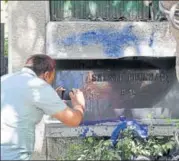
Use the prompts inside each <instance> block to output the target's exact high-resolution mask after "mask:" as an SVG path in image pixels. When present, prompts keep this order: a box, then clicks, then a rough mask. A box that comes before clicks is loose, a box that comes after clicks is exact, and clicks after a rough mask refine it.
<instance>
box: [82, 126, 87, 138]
mask: <svg viewBox="0 0 179 161" xmlns="http://www.w3.org/2000/svg"><path fill="white" fill-rule="evenodd" d="M88 132H89V128H88V127H86V128H83V132H82V134H81V135H80V137H82V138H84V137H86V135H87V133H88Z"/></svg>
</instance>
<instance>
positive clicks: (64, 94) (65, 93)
mask: <svg viewBox="0 0 179 161" xmlns="http://www.w3.org/2000/svg"><path fill="white" fill-rule="evenodd" d="M71 91H72V90H65V91H62V93H61V98H62V100H71V98H70V92H71Z"/></svg>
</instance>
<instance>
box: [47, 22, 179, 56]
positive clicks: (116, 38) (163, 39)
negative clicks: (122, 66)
mask: <svg viewBox="0 0 179 161" xmlns="http://www.w3.org/2000/svg"><path fill="white" fill-rule="evenodd" d="M46 49H47V54H48V55H50V56H52V57H53V58H56V59H65V58H66V59H78V58H80V59H97V58H99V59H100V58H119V57H125V56H153V57H165V56H175V51H176V42H175V39H174V38H173V36H172V34H171V31H170V30H169V23H168V22H160V23H159V22H153V23H149V22H115V23H114V22H102V23H101V22H50V23H48V25H47V44H46Z"/></svg>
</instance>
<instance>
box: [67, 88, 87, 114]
mask: <svg viewBox="0 0 179 161" xmlns="http://www.w3.org/2000/svg"><path fill="white" fill-rule="evenodd" d="M69 95H70V98H71V102H72V105H73V107H75V106H78V105H80V106H82V108H83V110H84V108H85V98H84V95H83V92H82V91H80V90H79V89H72V92H70V94H69Z"/></svg>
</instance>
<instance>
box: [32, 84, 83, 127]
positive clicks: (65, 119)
mask: <svg viewBox="0 0 179 161" xmlns="http://www.w3.org/2000/svg"><path fill="white" fill-rule="evenodd" d="M36 84H37V83H36ZM29 89H30V90H31V91H32V96H31V97H29V99H30V100H31V99H32V101H33V102H32V103H33V104H34V106H35V107H37V108H39V109H41V110H42V111H43V112H44V113H45V114H47V115H50V116H52V117H55V118H56V119H58V120H59V121H60V122H62V123H64V124H65V125H67V126H73V127H74V126H78V125H79V124H80V122H81V121H82V119H83V115H84V107H85V100H84V96H83V93H82V92H81V91H80V90H77V89H76V90H72V92H70V98H71V103H72V107H73V108H69V107H68V106H67V105H66V103H65V102H64V101H63V100H62V99H61V98H60V97H59V96H58V94H57V92H56V91H55V90H54V89H53V88H52V87H51V86H50V85H48V84H47V83H44V82H41V84H40V83H39V85H38V84H37V85H36V86H34V85H33V86H32V85H31V86H30V87H29Z"/></svg>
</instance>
